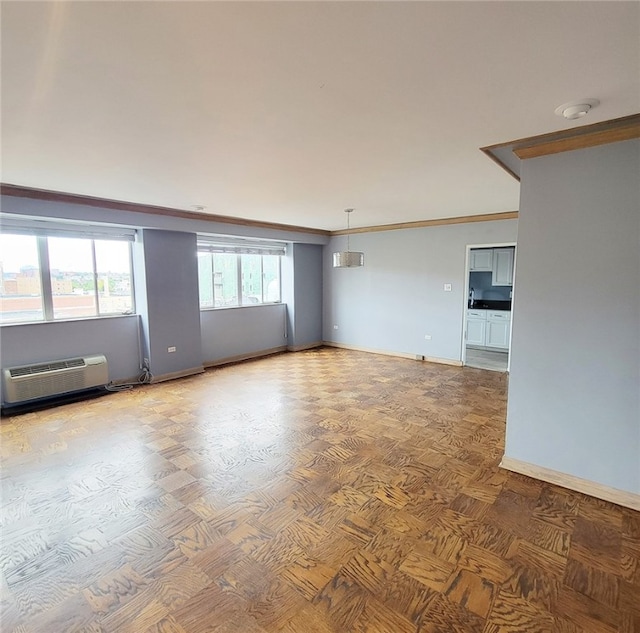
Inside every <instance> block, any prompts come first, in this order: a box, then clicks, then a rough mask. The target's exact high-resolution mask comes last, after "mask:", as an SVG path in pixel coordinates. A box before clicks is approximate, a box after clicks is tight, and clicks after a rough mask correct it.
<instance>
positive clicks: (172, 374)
mask: <svg viewBox="0 0 640 633" xmlns="http://www.w3.org/2000/svg"><path fill="white" fill-rule="evenodd" d="M202 373H204V367H202V366H200V367H192V368H191V369H183V370H182V371H173V372H170V373H168V374H160V375H159V376H154V377H153V378H152V379H151V383H152V384H154V383H156V382H165V381H167V380H174V379H175V378H184V377H185V376H194V375H195V374H202Z"/></svg>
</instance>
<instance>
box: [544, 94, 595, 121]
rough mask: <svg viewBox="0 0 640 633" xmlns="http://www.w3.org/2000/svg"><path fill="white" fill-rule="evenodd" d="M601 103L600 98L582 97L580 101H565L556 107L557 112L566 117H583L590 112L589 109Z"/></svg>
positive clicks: (571, 118) (570, 118)
mask: <svg viewBox="0 0 640 633" xmlns="http://www.w3.org/2000/svg"><path fill="white" fill-rule="evenodd" d="M598 105H600V101H598V99H580V100H579V101H569V103H563V104H562V105H561V106H558V107H557V108H556V109H555V113H556V114H557V115H558V116H563V117H564V118H565V119H569V120H573V119H581V118H582V117H583V116H586V115H587V114H589V111H590V110H592V109H593V108H595V107H597V106H598Z"/></svg>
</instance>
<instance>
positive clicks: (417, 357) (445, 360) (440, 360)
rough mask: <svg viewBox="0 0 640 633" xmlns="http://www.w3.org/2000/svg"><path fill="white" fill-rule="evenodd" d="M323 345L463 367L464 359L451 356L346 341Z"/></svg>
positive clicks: (324, 343) (325, 342)
mask: <svg viewBox="0 0 640 633" xmlns="http://www.w3.org/2000/svg"><path fill="white" fill-rule="evenodd" d="M323 345H326V346H327V347H338V348H340V349H350V350H353V351H354V352H366V353H367V354H381V355H383V356H394V357H396V358H408V359H409V360H419V361H425V362H428V363H439V364H440V365H453V366H454V367H462V361H460V360H451V359H450V358H436V357H435V356H422V355H420V354H409V353H406V352H389V351H387V350H382V349H372V348H370V347H360V346H358V345H347V344H346V343H335V342H333V341H324V342H323Z"/></svg>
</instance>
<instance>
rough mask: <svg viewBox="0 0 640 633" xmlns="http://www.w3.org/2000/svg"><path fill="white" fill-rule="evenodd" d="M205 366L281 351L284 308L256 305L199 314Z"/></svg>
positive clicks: (284, 328)
mask: <svg viewBox="0 0 640 633" xmlns="http://www.w3.org/2000/svg"><path fill="white" fill-rule="evenodd" d="M200 324H201V328H200V329H201V332H202V358H203V359H204V364H205V365H207V364H214V363H216V362H218V361H221V360H224V359H229V358H234V357H237V356H245V355H247V356H250V355H252V354H258V353H260V352H266V351H271V350H274V349H277V348H284V347H285V346H286V344H287V339H286V338H285V330H286V306H285V305H284V304H273V305H262V306H261V305H257V306H250V307H244V308H230V309H228V310H203V311H202V312H201V313H200Z"/></svg>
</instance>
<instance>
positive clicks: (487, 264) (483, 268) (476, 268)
mask: <svg viewBox="0 0 640 633" xmlns="http://www.w3.org/2000/svg"><path fill="white" fill-rule="evenodd" d="M469 258H470V259H469V270H470V271H472V272H491V271H492V270H493V249H492V248H478V249H474V250H472V251H470V253H469Z"/></svg>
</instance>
